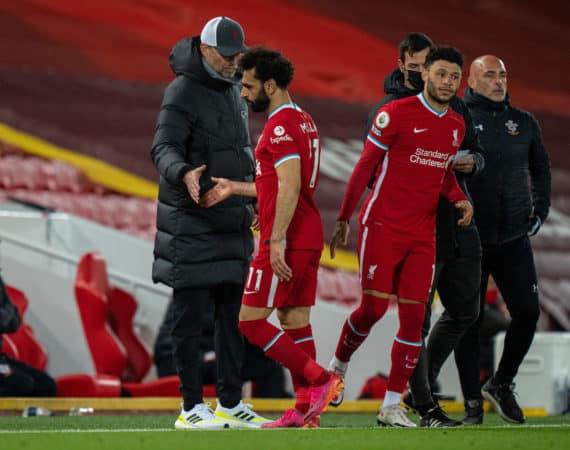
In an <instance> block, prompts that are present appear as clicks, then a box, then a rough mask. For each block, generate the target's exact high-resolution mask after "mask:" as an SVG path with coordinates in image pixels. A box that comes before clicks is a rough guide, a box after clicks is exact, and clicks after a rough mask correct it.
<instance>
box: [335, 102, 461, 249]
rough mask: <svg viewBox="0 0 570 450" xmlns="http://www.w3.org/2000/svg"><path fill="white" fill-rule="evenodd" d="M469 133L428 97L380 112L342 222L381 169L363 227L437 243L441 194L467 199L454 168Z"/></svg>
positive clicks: (351, 183) (395, 104) (456, 117)
mask: <svg viewBox="0 0 570 450" xmlns="http://www.w3.org/2000/svg"><path fill="white" fill-rule="evenodd" d="M464 134H465V122H464V121H463V117H462V116H461V115H459V114H458V113H456V112H455V111H453V110H452V109H451V108H447V109H446V110H445V111H444V112H438V111H435V110H434V109H433V108H432V107H431V106H430V105H429V104H428V103H427V101H426V100H425V98H424V95H423V93H420V94H419V95H417V96H413V97H407V98H404V99H400V100H396V101H393V102H390V103H388V104H386V105H384V106H383V107H381V108H380V109H379V110H378V112H377V113H376V118H375V120H374V124H373V125H372V128H371V129H370V133H369V134H368V137H367V139H366V142H365V145H364V150H363V152H362V155H361V158H360V160H359V161H358V163H357V165H356V167H355V169H354V171H353V174H352V176H351V178H350V181H349V184H348V187H347V191H346V193H345V196H344V201H343V205H342V208H341V211H340V213H339V220H348V219H349V218H350V216H351V215H352V212H353V211H354V208H356V205H357V203H358V201H359V200H360V197H361V195H362V192H363V191H364V188H365V186H366V183H367V182H368V180H369V179H370V177H371V175H372V172H373V170H374V168H376V167H378V169H377V171H376V180H375V183H374V186H373V187H372V190H371V191H370V193H369V195H368V197H367V199H366V201H365V202H364V205H363V206H362V209H361V211H360V215H359V220H360V222H361V223H362V224H368V223H380V224H382V225H384V226H386V227H388V228H390V229H392V230H393V231H394V232H396V233H400V234H405V235H406V236H409V237H411V238H413V239H417V240H427V239H429V240H431V239H434V236H435V217H436V213H437V204H438V201H439V195H440V193H441V194H442V195H443V196H444V197H446V198H447V199H448V200H450V201H451V202H453V203H455V202H457V201H459V200H466V197H465V194H464V193H463V191H462V190H461V189H460V187H459V185H458V184H457V179H456V178H455V174H454V173H453V168H452V164H451V163H452V160H453V157H454V155H455V154H456V153H457V150H458V148H459V146H460V144H461V142H462V141H463V136H464Z"/></svg>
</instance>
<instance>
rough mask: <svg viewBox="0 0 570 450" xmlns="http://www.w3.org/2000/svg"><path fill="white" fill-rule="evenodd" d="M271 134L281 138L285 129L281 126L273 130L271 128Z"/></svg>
mask: <svg viewBox="0 0 570 450" xmlns="http://www.w3.org/2000/svg"><path fill="white" fill-rule="evenodd" d="M273 134H275V136H283V135H284V134H285V128H283V127H282V126H281V125H277V126H276V127H275V128H273Z"/></svg>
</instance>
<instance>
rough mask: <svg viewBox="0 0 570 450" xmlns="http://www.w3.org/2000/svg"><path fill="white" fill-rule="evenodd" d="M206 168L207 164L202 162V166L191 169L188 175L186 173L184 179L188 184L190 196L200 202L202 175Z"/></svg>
mask: <svg viewBox="0 0 570 450" xmlns="http://www.w3.org/2000/svg"><path fill="white" fill-rule="evenodd" d="M205 170H206V165H205V164H202V165H201V166H200V167H197V168H195V169H193V170H190V171H189V172H187V173H186V175H184V179H183V181H184V184H185V185H186V189H188V193H189V194H190V197H191V198H192V200H194V201H195V202H196V203H199V202H200V177H201V176H202V173H204V171H205Z"/></svg>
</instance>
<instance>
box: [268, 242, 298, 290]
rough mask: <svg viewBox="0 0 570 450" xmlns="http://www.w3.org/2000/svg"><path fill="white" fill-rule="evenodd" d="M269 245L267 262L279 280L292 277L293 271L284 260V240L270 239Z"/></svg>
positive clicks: (287, 279)
mask: <svg viewBox="0 0 570 450" xmlns="http://www.w3.org/2000/svg"><path fill="white" fill-rule="evenodd" d="M269 245H270V246H269V249H270V250H269V262H270V263H271V268H272V269H273V273H274V274H275V275H276V276H277V278H279V281H289V280H290V279H291V278H292V277H293V271H292V270H291V268H290V267H289V266H288V265H287V263H286V262H285V242H284V241H281V240H273V239H272V240H271V243H270V244H269Z"/></svg>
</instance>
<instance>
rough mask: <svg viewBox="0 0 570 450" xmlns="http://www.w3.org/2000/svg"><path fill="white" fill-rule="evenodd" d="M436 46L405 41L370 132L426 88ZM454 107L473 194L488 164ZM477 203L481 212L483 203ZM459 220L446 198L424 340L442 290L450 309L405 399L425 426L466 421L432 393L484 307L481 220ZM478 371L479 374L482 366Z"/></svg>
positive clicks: (418, 38) (460, 163)
mask: <svg viewBox="0 0 570 450" xmlns="http://www.w3.org/2000/svg"><path fill="white" fill-rule="evenodd" d="M432 46H433V43H432V41H431V39H430V38H429V37H428V36H426V35H425V34H422V33H412V34H410V35H408V36H407V37H406V38H405V39H404V40H403V41H402V42H400V59H399V61H398V62H399V66H400V67H398V68H397V69H395V70H394V71H393V72H392V73H390V74H389V75H388V76H387V77H386V78H385V79H384V91H385V93H386V96H385V97H384V98H382V99H381V100H380V101H379V102H378V103H377V104H376V105H374V108H372V110H371V111H370V114H369V116H368V123H367V126H366V130H365V133H366V135H368V131H369V130H370V127H371V126H372V121H373V120H374V116H375V114H376V111H377V110H378V108H380V107H381V106H383V105H385V104H386V103H389V102H391V101H393V100H397V99H400V98H405V97H409V96H412V95H417V94H418V93H419V92H420V91H421V89H422V88H423V82H422V79H421V70H422V69H423V64H424V61H425V58H426V55H427V53H428V52H429V49H430V48H431V47H432ZM450 106H451V108H452V109H453V110H455V111H456V112H458V113H459V114H461V115H462V116H463V119H464V120H465V138H464V139H463V142H462V143H461V147H460V151H463V152H462V153H464V155H463V156H461V157H458V158H457V159H456V161H455V162H454V169H455V176H456V177H457V181H458V183H459V186H461V189H462V190H463V191H464V192H465V194H466V195H467V197H468V198H470V197H469V191H468V190H467V187H466V184H465V181H466V179H468V178H471V177H473V176H474V175H477V174H479V173H480V172H481V171H482V170H483V167H484V165H485V163H484V159H483V156H482V150H481V146H480V144H479V139H478V137H477V132H476V131H475V129H474V128H473V121H472V119H471V115H470V114H469V111H468V109H467V106H466V105H465V103H463V101H462V100H461V99H460V98H458V97H455V98H453V99H452V100H451V103H450ZM470 200H471V199H470ZM472 203H473V202H472ZM474 205H475V210H477V203H475V204H474ZM458 219H459V216H458V214H457V212H456V208H454V207H453V204H452V203H450V202H449V201H448V200H446V199H445V198H443V197H440V201H439V205H438V211H437V224H436V230H437V236H436V267H435V273H434V281H433V285H432V289H431V292H430V299H429V302H428V303H427V306H426V314H425V320H424V326H423V329H422V336H423V338H424V341H425V337H426V336H427V335H428V333H429V330H430V325H431V305H432V303H433V298H434V295H435V292H436V289H437V291H438V293H439V296H440V299H441V302H442V304H443V306H445V311H444V313H443V315H442V316H441V317H440V319H439V320H438V321H437V323H436V324H435V325H434V327H433V329H432V331H431V334H430V337H429V342H428V345H427V348H426V347H425V345H424V347H422V352H421V353H420V359H419V361H418V364H417V366H416V369H415V370H414V373H413V375H412V376H411V378H410V380H409V383H410V387H411V395H410V393H408V394H406V396H405V397H404V402H405V403H406V404H407V405H408V406H412V407H413V408H414V409H416V410H417V411H418V413H419V414H420V416H421V422H420V424H421V426H426V427H451V426H458V425H461V422H458V421H456V420H453V419H451V418H449V417H448V416H447V415H446V414H445V413H444V412H443V411H442V410H441V408H440V407H439V404H438V402H437V399H436V398H432V391H433V390H434V386H435V384H436V380H437V377H438V375H439V373H440V371H441V368H442V366H443V364H444V363H445V361H446V360H447V358H448V357H449V355H450V354H451V352H452V351H453V349H454V347H455V344H456V343H457V341H458V340H459V339H460V338H461V336H462V335H463V333H464V332H465V330H467V329H468V328H469V327H470V326H471V324H472V323H473V322H474V321H475V320H476V319H477V315H478V311H479V279H480V264H481V244H480V241H479V235H478V233H477V227H476V226H475V223H473V222H471V224H470V225H469V226H467V227H463V226H458V225H457V220H458ZM475 370H476V372H475V373H476V374H478V373H479V371H478V369H475Z"/></svg>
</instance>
